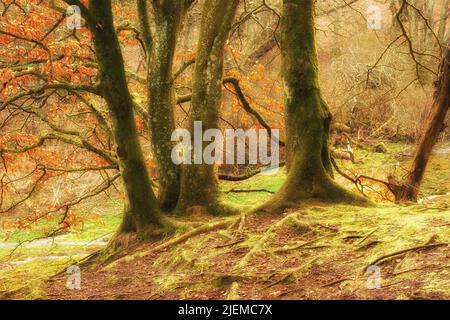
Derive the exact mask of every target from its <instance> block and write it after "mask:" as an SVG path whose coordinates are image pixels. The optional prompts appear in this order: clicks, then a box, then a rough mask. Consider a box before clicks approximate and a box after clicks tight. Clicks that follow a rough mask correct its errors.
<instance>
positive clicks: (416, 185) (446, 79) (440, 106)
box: [394, 42, 450, 202]
mask: <svg viewBox="0 0 450 320" xmlns="http://www.w3.org/2000/svg"><path fill="white" fill-rule="evenodd" d="M449 108H450V42H449V43H448V44H447V49H446V51H445V54H444V56H443V59H442V62H441V65H440V68H439V77H438V81H437V82H436V91H435V96H434V102H433V106H432V108H431V112H430V115H429V119H428V123H427V126H426V128H425V131H424V133H423V134H422V136H421V138H420V141H419V145H418V147H417V150H416V154H415V155H414V159H413V162H412V165H411V169H410V170H409V173H408V176H407V178H406V181H405V183H404V184H402V185H401V186H400V187H396V188H394V190H395V197H396V200H397V201H414V202H416V201H417V200H418V196H419V189H420V184H421V183H422V180H423V176H424V174H425V169H426V167H427V164H428V161H429V159H430V155H431V152H432V151H433V147H434V145H435V144H436V141H437V139H438V138H439V134H440V133H441V132H442V130H443V129H444V128H445V125H444V122H445V118H446V116H447V113H448V110H449Z"/></svg>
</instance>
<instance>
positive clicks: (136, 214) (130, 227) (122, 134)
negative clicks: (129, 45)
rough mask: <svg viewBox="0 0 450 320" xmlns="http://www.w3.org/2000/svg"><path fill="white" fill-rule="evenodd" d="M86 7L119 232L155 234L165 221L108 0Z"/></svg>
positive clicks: (163, 225)
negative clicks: (107, 126)
mask: <svg viewBox="0 0 450 320" xmlns="http://www.w3.org/2000/svg"><path fill="white" fill-rule="evenodd" d="M89 10H90V12H91V14H92V16H93V17H95V21H96V25H95V27H93V28H92V30H91V31H92V33H93V37H94V47H95V52H96V56H97V59H98V65H99V79H100V88H101V92H102V96H103V97H104V99H105V100H106V102H107V104H108V109H109V114H110V116H111V119H112V127H113V134H114V139H115V143H116V145H117V156H118V158H119V165H120V171H121V175H122V180H123V185H124V189H125V199H126V205H125V213H124V218H123V222H122V225H121V227H120V229H119V233H128V232H138V234H140V235H141V236H152V235H155V234H159V233H160V232H161V231H162V229H163V228H165V226H166V224H165V222H164V221H163V217H162V216H161V214H160V213H159V209H158V205H157V200H156V197H155V195H154V193H153V190H152V188H151V183H150V179H149V176H148V173H147V169H146V166H145V161H144V158H143V155H142V150H141V146H140V144H139V140H138V135H137V130H136V124H135V121H134V115H133V102H132V98H131V95H130V92H129V90H128V86H127V81H126V77H125V67H124V63H123V57H122V52H121V50H120V46H119V42H118V39H117V34H116V32H115V29H114V24H113V15H112V8H111V0H96V1H90V3H89Z"/></svg>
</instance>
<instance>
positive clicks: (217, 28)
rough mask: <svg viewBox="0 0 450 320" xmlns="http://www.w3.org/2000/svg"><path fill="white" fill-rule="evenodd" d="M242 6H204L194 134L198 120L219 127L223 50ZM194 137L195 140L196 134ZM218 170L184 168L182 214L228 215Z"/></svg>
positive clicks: (226, 2)
mask: <svg viewBox="0 0 450 320" xmlns="http://www.w3.org/2000/svg"><path fill="white" fill-rule="evenodd" d="M238 3H239V1H238V0H206V1H205V4H204V6H203V14H202V22H201V30H200V38H199V42H198V48H197V58H196V65H195V74H194V86H193V89H192V90H193V93H192V111H191V116H190V121H189V123H190V129H191V133H193V129H194V121H202V125H203V131H206V130H208V129H218V128H219V107H220V103H221V100H222V77H223V51H224V46H225V41H226V39H227V37H228V33H229V31H230V28H231V24H232V22H233V19H234V16H235V13H236V10H237V6H238ZM191 136H192V138H193V134H191ZM192 145H194V144H193V142H192ZM203 147H205V144H204V145H203ZM215 171H216V170H215V166H214V165H210V164H205V163H203V164H194V162H192V164H190V165H185V166H184V168H183V170H182V179H181V195H180V199H179V202H178V210H179V211H180V212H185V211H186V210H187V209H189V208H190V207H195V206H200V207H204V208H205V209H206V212H208V213H211V214H222V213H228V212H227V211H228V209H227V208H224V207H223V206H221V205H220V203H219V201H218V182H217V175H216V172H215Z"/></svg>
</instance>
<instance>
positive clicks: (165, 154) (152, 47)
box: [138, 0, 193, 211]
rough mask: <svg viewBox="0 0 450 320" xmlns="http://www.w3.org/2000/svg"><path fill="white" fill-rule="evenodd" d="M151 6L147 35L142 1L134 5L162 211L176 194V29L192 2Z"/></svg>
mask: <svg viewBox="0 0 450 320" xmlns="http://www.w3.org/2000/svg"><path fill="white" fill-rule="evenodd" d="M149 2H151V7H152V12H153V17H154V26H155V30H154V33H153V36H152V35H151V30H150V23H149V21H148V15H147V14H148V13H147V5H146V0H139V1H138V11H139V18H140V24H141V29H142V31H143V35H144V41H145V44H146V47H147V51H148V52H149V60H148V75H147V89H148V97H149V104H148V115H149V128H150V133H151V141H152V146H153V153H154V155H155V157H156V161H157V166H158V177H159V200H160V207H161V209H162V210H163V211H171V210H173V209H174V208H175V206H176V204H177V201H178V196H179V193H180V167H178V166H176V165H175V164H174V162H173V161H172V160H171V151H172V148H173V146H174V144H173V142H171V135H172V132H173V131H174V130H175V123H174V106H175V104H176V94H175V91H174V88H173V84H174V79H173V75H172V73H173V72H172V69H173V61H174V55H175V48H176V44H177V39H178V36H179V33H180V27H181V23H182V20H183V17H184V16H185V14H186V12H187V10H188V8H189V7H190V5H191V4H192V2H193V1H192V0H175V1H173V0H167V1H156V0H153V1H149Z"/></svg>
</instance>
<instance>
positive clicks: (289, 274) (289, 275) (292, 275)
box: [265, 257, 318, 289]
mask: <svg viewBox="0 0 450 320" xmlns="http://www.w3.org/2000/svg"><path fill="white" fill-rule="evenodd" d="M317 260H318V258H317V257H316V258H313V259H311V260H310V261H309V262H307V263H305V264H303V265H301V266H299V267H296V268H290V269H287V270H284V271H283V272H282V273H281V277H280V278H279V279H278V280H276V281H274V282H272V283H271V284H269V285H268V286H266V287H265V289H267V288H270V287H273V286H276V285H277V284H280V283H285V282H287V281H289V280H291V281H292V282H295V281H296V280H297V277H298V273H299V272H302V271H305V270H307V269H309V268H310V267H311V266H312V264H313V263H314V262H316V261H317Z"/></svg>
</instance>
